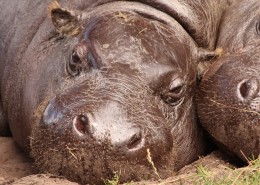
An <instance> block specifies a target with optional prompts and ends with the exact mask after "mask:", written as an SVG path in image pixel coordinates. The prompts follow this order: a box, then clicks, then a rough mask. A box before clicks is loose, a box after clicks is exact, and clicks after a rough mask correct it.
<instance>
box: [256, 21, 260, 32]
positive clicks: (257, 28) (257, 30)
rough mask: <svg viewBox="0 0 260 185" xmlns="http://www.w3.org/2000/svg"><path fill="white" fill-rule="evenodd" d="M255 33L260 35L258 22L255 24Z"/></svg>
mask: <svg viewBox="0 0 260 185" xmlns="http://www.w3.org/2000/svg"><path fill="white" fill-rule="evenodd" d="M256 33H257V34H258V35H260V22H257V23H256Z"/></svg>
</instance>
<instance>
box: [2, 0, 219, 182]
mask: <svg viewBox="0 0 260 185" xmlns="http://www.w3.org/2000/svg"><path fill="white" fill-rule="evenodd" d="M176 2H179V1H176ZM180 2H181V1H180ZM180 2H179V3H180ZM203 2H204V1H203ZM212 2H214V3H215V4H214V3H212ZM219 2H220V1H211V0H210V1H208V4H211V5H212V7H214V8H213V10H215V9H216V8H217V7H218V6H217V5H218V4H219ZM70 3H71V4H70ZM74 3H75V2H74ZM78 3H79V4H77V5H75V4H73V3H72V2H71V1H66V2H64V4H65V5H67V6H68V7H69V6H72V7H74V8H75V9H76V10H75V11H70V10H67V9H63V8H61V7H60V5H59V4H58V3H57V2H55V3H53V4H52V5H51V6H50V7H49V12H50V17H47V16H46V15H45V14H46V12H45V11H46V9H47V5H46V2H43V1H40V0H38V1H35V0H34V1H23V3H21V1H12V2H8V3H7V2H4V1H3V2H1V3H0V7H2V8H1V9H3V10H4V11H2V12H1V26H0V38H1V42H2V43H1V48H0V49H1V50H0V55H1V57H2V58H1V62H0V79H1V109H3V111H2V112H3V115H4V117H5V118H3V120H5V119H6V120H7V121H8V123H9V126H10V129H11V131H12V134H13V136H14V139H15V141H16V142H17V143H18V144H19V145H20V146H21V147H22V148H23V149H24V150H25V151H27V152H30V153H31V156H32V157H33V159H34V160H35V164H36V166H37V167H38V169H39V170H41V171H44V172H49V173H53V174H58V175H63V176H65V177H66V178H68V179H70V180H72V181H77V182H80V183H95V184H99V183H102V181H103V180H104V179H108V178H113V177H114V176H115V175H118V176H119V177H120V182H125V181H129V180H140V179H147V178H155V179H158V176H160V177H161V178H165V177H167V176H170V175H172V174H173V172H174V171H176V170H178V169H179V168H181V167H183V166H184V165H186V164H188V163H191V162H192V161H194V160H195V159H197V158H198V156H199V155H202V154H203V153H204V145H203V140H202V133H201V131H200V130H199V128H198V125H197V123H196V117H195V114H194V106H193V96H194V88H195V86H196V63H197V62H198V61H199V60H201V59H204V58H206V57H207V56H209V55H212V54H214V53H213V52H207V51H206V50H204V49H199V47H198V46H197V43H202V44H201V45H200V46H203V47H204V48H211V47H212V45H213V44H212V43H214V41H211V40H210V38H209V37H205V38H206V39H204V40H201V37H198V36H196V35H199V34H198V33H197V32H196V34H192V35H193V37H191V36H190V35H189V34H188V32H187V31H186V30H185V29H184V28H183V27H182V26H181V23H180V21H181V20H182V18H183V17H185V16H180V17H179V20H178V21H176V20H175V19H174V18H173V17H172V16H170V14H168V13H167V11H166V13H164V12H163V11H160V10H157V9H156V7H157V6H154V7H153V6H151V3H147V4H146V3H145V1H144V4H141V3H138V2H122V1H119V2H110V1H102V3H101V1H86V2H85V1H84V3H83V2H81V3H80V2H78ZM157 3H158V2H157ZM100 4H102V5H100ZM155 4H156V1H155ZM188 4H189V3H188ZM83 5H84V6H83ZM164 5H165V6H164V7H166V5H167V3H166V4H164ZM198 5H201V7H203V6H204V5H205V4H203V3H201V4H197V5H196V6H198ZM206 5H207V3H206ZM158 7H160V6H158ZM191 7H192V6H191ZM219 9H221V8H219ZM11 10H16V11H15V12H14V13H13V16H8V15H9V14H10V11H11ZM180 10H182V9H180ZM180 10H176V11H175V13H176V12H177V11H180ZM191 10H192V9H190V11H191ZM206 10H208V6H207V7H206V8H205V11H206ZM217 10H218V8H217ZM194 11H195V12H196V9H195V10H194ZM209 11H210V9H209ZM32 12H33V13H32ZM172 12H174V11H173V10H172ZM212 12H215V13H216V12H218V11H212ZM186 13H187V12H186ZM190 13H192V12H190ZM216 14H217V15H220V14H218V13H216ZM32 15H34V16H33V17H32ZM179 15H181V14H179ZM194 15H195V14H194ZM208 15H209V17H211V16H210V15H211V14H210V13H209V14H208ZM214 15H215V14H214ZM220 17H221V16H217V17H216V18H215V19H216V25H217V24H218V22H219V19H220ZM50 18H51V20H52V23H51V21H50ZM21 19H23V21H22V22H20V20H21ZM211 19H212V17H211ZM183 22H186V23H189V22H192V21H191V20H190V21H187V16H186V19H184V21H183ZM216 25H215V23H214V24H212V26H209V27H208V30H207V29H206V32H207V33H210V34H209V35H212V34H213V35H214V36H213V38H212V39H213V40H215V38H216V30H217V29H216V27H217V26H216ZM186 26H188V25H186ZM193 27H195V28H196V24H194V25H193ZM212 29H213V30H212ZM198 30H199V31H198V32H200V29H198ZM193 31H194V30H193ZM204 31H205V30H204ZM202 33H203V34H204V32H202ZM193 38H194V39H195V40H198V41H196V42H195V41H194V40H193ZM196 38H197V39H196ZM1 109H0V110H1ZM2 117H3V116H2ZM3 123H4V121H2V123H1V124H0V125H4V124H3Z"/></svg>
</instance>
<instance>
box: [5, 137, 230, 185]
mask: <svg viewBox="0 0 260 185" xmlns="http://www.w3.org/2000/svg"><path fill="white" fill-rule="evenodd" d="M0 156H1V158H0V164H1V165H0V185H9V184H12V185H21V184H22V185H32V184H33V185H76V184H77V183H74V182H70V181H68V180H66V179H65V178H63V177H58V176H54V175H51V174H37V172H36V171H35V170H34V167H33V163H32V161H31V160H30V158H29V157H28V156H26V155H25V154H24V153H23V152H22V151H21V150H20V149H19V148H18V147H17V145H16V144H15V143H14V141H13V139H12V138H11V137H0ZM223 156H224V155H223V154H222V153H220V152H219V151H215V152H213V153H211V154H209V155H207V156H206V157H203V158H201V159H199V160H197V161H196V162H194V163H192V164H190V165H187V166H185V167H184V168H182V169H181V170H180V171H179V172H178V173H177V175H176V174H173V176H172V177H169V178H167V179H165V180H162V181H156V182H151V181H141V182H138V183H136V182H135V184H137V185H138V184H139V185H141V184H142V185H144V184H149V185H155V184H192V183H194V182H195V181H196V179H194V178H193V176H194V175H195V174H196V173H197V168H198V166H200V165H202V166H204V167H205V168H206V169H208V170H210V171H212V172H213V173H214V176H216V177H219V176H222V175H225V174H226V173H227V167H229V168H230V167H232V165H231V164H229V163H227V162H226V159H225V157H223Z"/></svg>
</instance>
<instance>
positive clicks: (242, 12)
mask: <svg viewBox="0 0 260 185" xmlns="http://www.w3.org/2000/svg"><path fill="white" fill-rule="evenodd" d="M218 47H221V48H223V50H224V53H225V55H224V56H223V57H221V58H219V59H218V60H217V61H215V62H214V63H213V64H212V65H211V66H210V67H209V69H208V70H207V71H206V72H205V74H204V76H203V78H202V82H201V83H200V85H199V88H198V93H197V107H198V115H199V118H200V121H201V123H202V125H203V126H204V128H205V129H206V130H207V131H208V132H209V133H210V134H211V135H212V136H213V138H215V140H216V141H217V142H218V143H220V145H221V146H222V147H224V148H225V149H226V150H227V151H229V152H232V153H233V154H235V155H237V156H238V157H240V158H241V159H243V160H245V161H247V160H248V159H251V158H253V157H254V158H255V157H258V156H259V154H260V145H259V142H260V125H259V123H260V92H259V90H260V84H259V82H260V76H259V73H260V71H259V70H260V1H258V0H250V1H246V0H242V1H240V2H237V3H235V4H234V5H233V6H231V7H230V8H229V9H227V10H226V12H225V13H224V15H223V18H222V21H221V25H220V32H219V36H218Z"/></svg>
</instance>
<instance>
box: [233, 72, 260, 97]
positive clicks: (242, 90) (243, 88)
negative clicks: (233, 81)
mask: <svg viewBox="0 0 260 185" xmlns="http://www.w3.org/2000/svg"><path fill="white" fill-rule="evenodd" d="M258 91H259V82H258V80H257V78H256V77H251V78H248V79H244V80H242V81H240V82H239V83H238V85H237V97H238V98H239V99H240V100H241V101H243V102H248V101H250V100H252V99H253V98H254V97H255V96H256V95H257V94H258Z"/></svg>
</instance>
